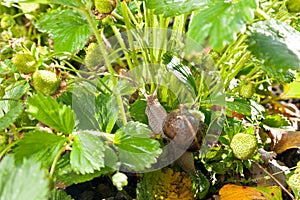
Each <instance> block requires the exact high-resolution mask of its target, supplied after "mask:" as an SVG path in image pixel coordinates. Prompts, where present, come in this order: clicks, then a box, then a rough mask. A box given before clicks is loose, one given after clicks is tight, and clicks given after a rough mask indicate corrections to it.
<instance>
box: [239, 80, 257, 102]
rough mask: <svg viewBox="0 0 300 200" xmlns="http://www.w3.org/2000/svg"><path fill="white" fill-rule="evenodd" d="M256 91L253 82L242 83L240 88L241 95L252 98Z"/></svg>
mask: <svg viewBox="0 0 300 200" xmlns="http://www.w3.org/2000/svg"><path fill="white" fill-rule="evenodd" d="M254 93H255V86H254V84H253V83H248V84H245V85H242V87H241V88H240V95H241V97H244V98H247V99H248V98H251V97H252V96H253V94H254Z"/></svg>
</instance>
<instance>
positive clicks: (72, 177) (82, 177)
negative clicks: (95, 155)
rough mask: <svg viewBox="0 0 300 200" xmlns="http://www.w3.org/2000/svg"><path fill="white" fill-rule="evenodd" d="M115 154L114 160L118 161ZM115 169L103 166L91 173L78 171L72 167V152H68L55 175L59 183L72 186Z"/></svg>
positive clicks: (58, 165) (57, 167)
mask: <svg viewBox="0 0 300 200" xmlns="http://www.w3.org/2000/svg"><path fill="white" fill-rule="evenodd" d="M108 155H109V154H108ZM108 155H107V156H108ZM105 156H106V155H105ZM114 156H115V157H112V161H114V163H117V159H116V157H117V156H116V155H114ZM114 158H115V159H114ZM106 162H107V161H106V160H105V163H106ZM113 171H114V170H112V169H111V168H108V167H105V168H101V170H100V171H97V170H95V171H94V172H93V173H89V174H80V173H76V172H75V171H74V170H73V169H72V166H71V163H70V154H66V155H64V156H63V157H62V158H61V159H60V160H59V161H58V163H57V166H56V170H55V173H54V175H55V177H56V180H57V182H58V183H62V184H65V185H66V186H70V185H72V184H78V183H83V182H86V181H90V180H92V179H93V178H95V177H99V176H101V175H102V174H107V173H109V172H113Z"/></svg>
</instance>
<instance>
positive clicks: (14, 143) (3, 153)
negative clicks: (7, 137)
mask: <svg viewBox="0 0 300 200" xmlns="http://www.w3.org/2000/svg"><path fill="white" fill-rule="evenodd" d="M17 143H18V141H14V142H13V143H11V144H9V145H7V146H6V147H5V148H4V149H3V150H2V151H1V152H0V159H1V158H2V157H3V156H4V155H5V154H6V153H7V152H8V151H9V150H10V149H11V148H12V147H13V146H15V145H16V144H17Z"/></svg>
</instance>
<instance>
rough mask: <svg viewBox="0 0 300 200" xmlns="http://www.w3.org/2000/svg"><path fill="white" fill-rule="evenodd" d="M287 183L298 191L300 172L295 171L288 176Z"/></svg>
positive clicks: (299, 187)
mask: <svg viewBox="0 0 300 200" xmlns="http://www.w3.org/2000/svg"><path fill="white" fill-rule="evenodd" d="M287 183H288V184H289V186H290V187H292V188H294V189H297V190H298V191H300V173H295V174H293V175H292V176H290V178H289V180H288V181H287Z"/></svg>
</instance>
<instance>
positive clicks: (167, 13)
mask: <svg viewBox="0 0 300 200" xmlns="http://www.w3.org/2000/svg"><path fill="white" fill-rule="evenodd" d="M144 1H145V2H146V7H147V8H150V9H154V14H156V15H159V14H163V15H164V17H174V16H178V15H181V14H184V13H190V12H192V11H193V10H197V9H199V8H201V7H203V6H204V5H205V4H206V3H207V0H202V1H199V0H179V1H178V0H169V1H161V0H144Z"/></svg>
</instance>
